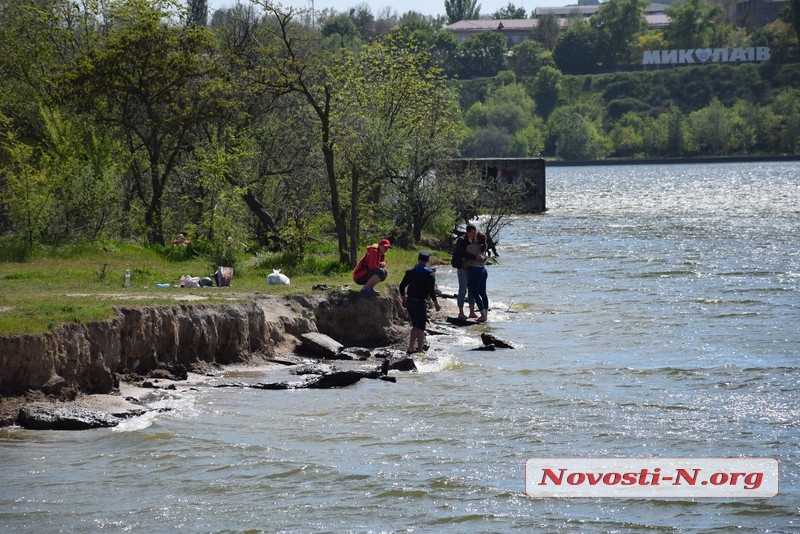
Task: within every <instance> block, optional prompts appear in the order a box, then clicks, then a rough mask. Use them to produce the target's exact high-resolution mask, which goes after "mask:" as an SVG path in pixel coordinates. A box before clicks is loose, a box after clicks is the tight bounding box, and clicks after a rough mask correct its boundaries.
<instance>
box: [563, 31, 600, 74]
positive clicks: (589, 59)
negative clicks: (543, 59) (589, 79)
mask: <svg viewBox="0 0 800 534" xmlns="http://www.w3.org/2000/svg"><path fill="white" fill-rule="evenodd" d="M553 59H554V60H555V62H556V66H557V67H558V69H559V70H560V71H561V72H563V73H564V74H586V73H590V72H593V71H594V69H595V68H596V67H597V63H598V61H599V58H598V51H597V47H596V40H595V34H594V31H592V28H591V26H589V23H588V22H585V21H583V20H577V21H575V22H573V23H572V24H570V26H569V28H567V29H566V30H564V31H563V32H561V34H560V35H559V37H558V44H556V48H555V50H554V51H553Z"/></svg>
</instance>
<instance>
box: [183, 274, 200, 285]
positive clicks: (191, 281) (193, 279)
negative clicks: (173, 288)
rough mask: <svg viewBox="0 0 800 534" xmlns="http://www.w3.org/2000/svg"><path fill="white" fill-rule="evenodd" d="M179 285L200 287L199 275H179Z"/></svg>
mask: <svg viewBox="0 0 800 534" xmlns="http://www.w3.org/2000/svg"><path fill="white" fill-rule="evenodd" d="M181 287H200V277H199V276H192V275H189V274H187V275H186V276H181Z"/></svg>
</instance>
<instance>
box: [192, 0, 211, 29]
mask: <svg viewBox="0 0 800 534" xmlns="http://www.w3.org/2000/svg"><path fill="white" fill-rule="evenodd" d="M187 2H188V4H189V13H188V18H187V23H188V24H189V25H191V24H196V25H197V26H206V25H207V24H208V0H187Z"/></svg>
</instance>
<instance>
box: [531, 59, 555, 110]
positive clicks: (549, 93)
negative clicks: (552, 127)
mask: <svg viewBox="0 0 800 534" xmlns="http://www.w3.org/2000/svg"><path fill="white" fill-rule="evenodd" d="M561 78H562V74H561V71H559V70H558V69H556V68H554V67H544V68H542V70H540V71H539V73H538V74H537V75H536V78H534V79H533V98H534V100H535V101H536V109H537V111H538V112H539V115H540V116H541V117H542V118H543V119H545V120H547V118H548V117H549V116H550V113H552V112H553V110H554V109H555V108H556V106H557V105H558V99H559V97H560V95H561Z"/></svg>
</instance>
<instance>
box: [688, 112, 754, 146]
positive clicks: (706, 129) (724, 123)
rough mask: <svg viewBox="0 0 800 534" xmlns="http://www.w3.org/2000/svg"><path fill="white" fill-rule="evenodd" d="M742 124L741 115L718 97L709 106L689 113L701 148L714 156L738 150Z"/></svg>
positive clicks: (690, 122)
mask: <svg viewBox="0 0 800 534" xmlns="http://www.w3.org/2000/svg"><path fill="white" fill-rule="evenodd" d="M742 126H743V125H742V121H741V117H739V116H738V115H737V114H736V113H735V112H734V111H733V110H731V109H728V108H726V107H725V106H723V105H722V103H721V102H720V101H719V99H717V98H716V97H714V98H713V99H712V100H711V103H710V104H709V105H708V106H707V107H705V108H703V109H699V110H697V111H694V112H692V113H690V114H689V127H690V128H691V130H692V133H693V135H694V138H695V139H696V140H697V142H698V145H699V148H700V150H701V151H703V152H705V153H708V154H712V155H714V156H721V155H728V154H732V153H735V152H736V150H737V149H738V148H739V146H740V145H741V143H740V139H739V134H740V132H741V131H742Z"/></svg>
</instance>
